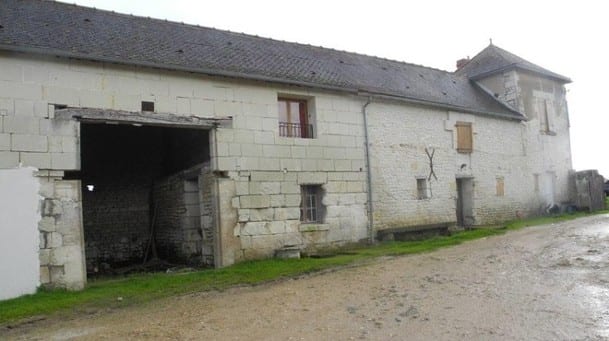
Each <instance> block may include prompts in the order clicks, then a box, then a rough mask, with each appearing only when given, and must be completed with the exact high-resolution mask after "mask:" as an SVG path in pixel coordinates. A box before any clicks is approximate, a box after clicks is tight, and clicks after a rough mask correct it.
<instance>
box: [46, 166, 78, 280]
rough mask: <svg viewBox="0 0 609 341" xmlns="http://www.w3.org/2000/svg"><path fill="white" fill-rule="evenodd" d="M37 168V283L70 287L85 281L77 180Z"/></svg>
mask: <svg viewBox="0 0 609 341" xmlns="http://www.w3.org/2000/svg"><path fill="white" fill-rule="evenodd" d="M62 175H63V174H61V172H57V171H39V172H38V176H39V179H40V184H41V187H40V195H41V197H42V198H43V199H42V202H41V215H42V217H41V220H40V222H39V223H38V230H39V231H40V249H39V253H38V256H39V259H40V283H41V284H43V285H51V286H54V287H63V288H67V289H71V290H79V289H82V288H84V285H85V282H86V270H85V248H84V238H83V230H82V200H81V196H80V181H77V180H62V179H61V177H62Z"/></svg>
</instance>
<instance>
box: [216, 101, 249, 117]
mask: <svg viewBox="0 0 609 341" xmlns="http://www.w3.org/2000/svg"><path fill="white" fill-rule="evenodd" d="M242 112H243V106H242V104H241V103H239V102H228V101H215V102H214V114H215V115H217V116H239V115H240V114H241V113H242Z"/></svg>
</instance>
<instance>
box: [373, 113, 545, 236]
mask: <svg viewBox="0 0 609 341" xmlns="http://www.w3.org/2000/svg"><path fill="white" fill-rule="evenodd" d="M368 112H369V118H370V120H369V122H370V123H369V125H370V143H371V163H372V177H373V181H372V183H373V202H374V206H375V207H374V220H375V227H376V228H377V229H384V228H394V227H404V226H415V225H426V224H436V223H446V222H455V221H456V199H457V191H456V178H457V177H462V176H467V177H473V181H474V218H475V223H476V224H485V223H492V222H496V221H501V220H507V219H514V218H516V216H517V215H520V214H521V213H522V214H524V213H528V212H529V211H530V206H531V205H532V203H533V201H534V197H533V196H532V193H531V191H530V188H531V187H532V186H533V178H532V175H531V174H530V170H529V168H528V166H527V163H526V161H527V159H526V156H525V151H524V145H523V141H522V139H521V136H522V134H523V132H524V131H525V129H526V128H525V126H524V125H523V124H522V123H520V122H517V121H510V120H499V119H493V118H487V117H483V116H479V115H472V114H464V113H457V112H448V111H445V110H437V109H429V108H423V107H416V106H404V105H400V104H397V103H395V104H372V105H370V106H369V109H368ZM457 121H463V122H471V123H472V128H473V149H474V150H473V152H472V153H470V154H461V153H458V152H457V151H456V130H455V129H454V126H455V123H456V122H457ZM425 148H427V149H428V151H430V152H431V151H432V150H435V154H434V157H433V168H434V173H435V175H436V177H437V179H436V178H434V177H433V176H432V178H431V180H430V186H431V198H429V199H418V197H417V184H416V179H418V178H427V177H429V175H430V162H429V158H428V156H427V154H426V153H425ZM497 178H503V180H504V183H505V193H504V195H503V196H497V191H496V182H497Z"/></svg>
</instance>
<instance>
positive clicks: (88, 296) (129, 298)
mask: <svg viewBox="0 0 609 341" xmlns="http://www.w3.org/2000/svg"><path fill="white" fill-rule="evenodd" d="M602 213H609V210H604V211H599V212H594V213H593V214H602ZM588 215H591V213H587V212H577V213H573V214H565V215H559V216H549V217H537V218H530V219H524V220H516V221H511V222H507V223H505V224H503V225H501V226H500V227H499V228H497V227H495V228H484V227H482V228H475V229H471V230H465V231H459V232H455V233H452V234H451V235H450V236H438V237H433V238H430V239H425V240H419V241H407V242H397V241H394V242H383V243H379V244H376V245H374V246H359V247H354V248H352V249H349V250H342V251H341V252H339V253H336V254H335V255H333V256H328V255H326V256H324V257H318V258H313V257H307V258H301V259H283V260H282V259H267V260H260V261H250V262H243V263H239V264H236V265H233V266H230V267H227V268H223V269H215V270H213V269H212V270H201V271H194V272H188V273H170V274H167V273H148V274H137V275H129V276H127V277H122V278H108V279H98V280H95V281H91V282H90V283H89V284H88V286H87V288H86V289H85V290H83V291H78V292H72V291H66V290H58V289H54V290H50V289H43V288H41V289H39V290H38V292H37V293H36V294H33V295H26V296H22V297H19V298H15V299H11V300H6V301H2V302H0V331H1V330H2V329H3V328H12V327H14V326H16V325H19V324H22V323H27V322H31V321H32V320H34V321H35V320H38V319H44V318H45V317H46V316H48V315H51V314H75V313H76V314H78V313H83V312H84V313H95V312H97V311H103V310H107V309H117V308H121V307H125V306H129V305H134V304H142V303H146V302H150V301H153V300H156V299H160V298H165V297H170V296H175V295H185V294H192V293H197V292H202V291H211V290H225V289H228V288H230V287H234V286H238V285H256V284H262V283H267V282H270V281H274V280H280V279H284V278H294V277H298V276H303V275H307V274H311V273H315V272H319V271H322V270H331V269H337V268H340V267H344V266H354V265H358V264H361V263H366V262H370V261H373V260H374V259H377V258H379V257H387V256H401V255H408V254H416V253H422V252H430V251H434V250H437V249H439V248H443V247H448V246H453V245H457V244H461V243H463V242H465V241H470V240H474V239H480V238H485V237H490V236H495V235H501V234H504V233H506V232H508V231H512V230H518V229H522V228H525V227H528V226H535V225H543V224H551V223H557V222H560V221H566V220H573V219H576V218H579V217H583V216H588Z"/></svg>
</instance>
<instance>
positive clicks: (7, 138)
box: [0, 134, 11, 151]
mask: <svg viewBox="0 0 609 341" xmlns="http://www.w3.org/2000/svg"><path fill="white" fill-rule="evenodd" d="M10 149H11V135H9V134H0V150H4V151H8V150H10Z"/></svg>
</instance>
